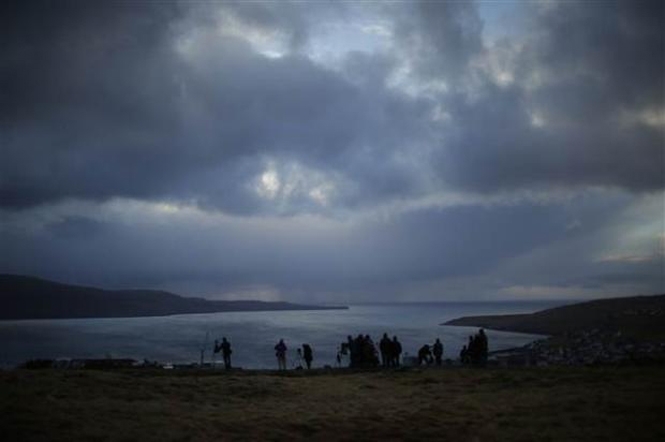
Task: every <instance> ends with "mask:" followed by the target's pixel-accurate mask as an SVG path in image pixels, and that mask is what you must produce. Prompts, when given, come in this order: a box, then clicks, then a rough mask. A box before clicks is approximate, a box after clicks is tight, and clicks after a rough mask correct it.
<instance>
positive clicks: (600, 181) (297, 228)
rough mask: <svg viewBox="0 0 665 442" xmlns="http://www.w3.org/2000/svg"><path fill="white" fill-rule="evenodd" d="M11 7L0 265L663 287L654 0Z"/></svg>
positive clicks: (425, 284) (305, 282)
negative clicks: (510, 19) (505, 31)
mask: <svg viewBox="0 0 665 442" xmlns="http://www.w3.org/2000/svg"><path fill="white" fill-rule="evenodd" d="M513 6H514V5H513ZM497 7H499V6H497ZM1 8H2V11H0V38H1V39H2V41H3V43H4V44H3V46H2V49H0V90H2V91H3V94H1V95H0V143H1V146H2V150H1V153H0V160H1V161H0V163H1V165H0V214H2V215H3V218H4V219H5V220H8V221H5V220H3V223H1V224H0V240H1V241H2V248H3V250H7V251H9V253H3V255H2V260H1V261H0V271H6V272H20V273H33V274H39V275H42V276H46V277H52V278H56V279H64V280H70V281H76V282H84V283H89V284H104V285H110V286H137V285H142V286H160V287H164V288H175V289H181V291H183V292H196V293H198V294H214V295H218V294H224V293H231V294H233V293H244V291H246V290H258V291H261V290H268V291H271V290H272V291H275V292H276V293H280V294H282V295H285V296H286V295H291V296H294V297H300V298H301V299H303V300H304V299H307V298H308V297H312V296H315V295H316V296H320V297H322V299H323V298H325V296H328V295H330V296H333V297H337V298H336V299H356V298H357V297H358V296H360V297H362V296H367V297H368V298H371V297H373V296H385V297H389V298H394V299H404V298H405V297H410V296H416V297H417V295H413V292H416V293H420V294H422V297H424V298H435V297H436V296H437V293H438V294H440V293H442V292H447V291H455V292H456V293H468V294H469V296H474V295H478V296H481V295H484V294H487V295H488V296H489V295H491V294H497V293H499V294H502V295H506V293H505V292H502V290H503V291H505V290H508V289H509V288H510V287H513V288H514V290H515V292H520V291H526V292H528V291H529V290H532V292H533V293H540V292H542V291H543V290H547V287H550V288H554V289H553V290H555V289H556V288H557V287H558V288H561V289H562V290H564V289H565V290H568V289H571V290H572V289H573V288H576V287H577V288H581V289H585V288H587V289H589V290H591V289H592V288H594V289H597V290H602V289H603V288H606V287H615V288H616V293H620V292H622V291H624V292H630V291H631V290H634V289H636V288H644V290H651V291H657V290H659V288H661V289H662V286H663V277H662V271H661V272H659V267H658V265H661V267H662V261H663V254H662V253H660V252H659V251H658V250H655V251H654V250H652V249H653V248H654V246H653V244H660V243H658V241H660V239H658V237H657V235H658V234H659V233H660V232H662V231H663V230H664V229H665V227H663V228H660V226H661V225H662V210H661V211H660V215H659V210H660V208H662V201H660V202H658V201H656V202H655V203H654V202H653V199H654V195H655V196H658V195H662V191H663V189H664V187H665V186H664V184H665V183H664V173H665V171H664V168H665V162H664V158H663V154H664V149H663V144H664V137H665V133H664V131H665V121H664V120H665V114H664V112H665V110H664V109H665V104H664V102H665V98H664V97H663V93H664V92H663V91H664V84H663V81H664V80H663V79H664V78H665V66H664V62H665V61H664V56H663V54H664V53H665V48H664V46H663V45H664V43H663V40H664V39H663V31H662V29H661V28H662V23H663V20H664V19H665V16H664V14H665V13H664V6H663V4H662V2H649V1H633V2H610V3H607V2H563V3H556V4H553V5H552V4H550V3H537V2H536V3H529V4H523V5H520V6H519V7H516V8H514V9H516V10H519V11H520V13H521V14H523V17H522V18H521V21H520V23H521V24H523V25H524V27H523V28H521V29H519V30H518V31H515V32H511V33H509V35H508V36H507V37H505V38H498V39H496V40H488V39H487V38H486V35H485V33H484V32H485V31H484V29H485V25H486V23H484V21H487V20H498V18H496V17H492V16H488V15H484V16H483V15H482V14H481V12H480V11H479V9H478V7H477V5H476V4H475V3H473V2H422V3H415V2H414V3H396V4H341V5H340V4H338V3H316V4H307V5H303V4H301V3H298V2H295V3H288V4H285V5H282V4H281V3H280V4H277V3H274V2H265V3H264V2H231V3H202V4H197V3H190V2H182V3H178V2H173V3H170V2H167V3H153V2H142V3H131V2H101V3H97V2H96V3H95V4H94V5H93V4H90V3H89V2H57V3H53V2H28V3H25V2H20V3H15V4H11V3H3V6H2V7H1ZM493 27H494V28H497V23H496V22H495V23H493ZM352 40H353V41H352ZM331 54H332V55H331ZM588 192H591V193H592V194H593V195H594V196H595V197H596V198H598V199H599V201H598V202H597V203H593V204H592V203H591V202H590V199H589V198H588V197H586V196H584V195H587V194H588ZM594 192H595V193H594ZM645 201H648V202H649V206H648V207H649V210H648V212H647V213H648V215H644V216H638V215H632V216H630V217H627V221H626V220H622V219H620V214H621V213H623V212H625V211H628V210H632V209H631V208H634V207H642V206H641V205H645V204H646V203H645ZM79 204H81V205H80V206H79ZM142 204H143V205H144V206H141V205H142ZM136 205H139V206H140V208H139V209H137V208H136ZM118 207H120V209H119V208H118ZM123 211H126V212H127V213H128V215H127V216H126V217H124V218H123V217H118V216H117V212H123ZM191 212H195V213H196V214H195V215H192V214H191ZM100 213H101V215H100ZM183 213H184V214H189V215H183ZM109 214H110V215H109ZM207 217H212V218H214V220H212V221H211V220H210V219H208V218H207ZM216 217H221V220H220V219H218V218H216ZM146 219H147V221H146ZM161 220H164V221H161ZM613 223H614V224H613ZM659 223H660V224H659ZM319 224H322V225H323V226H327V227H315V226H316V225H319ZM25 225H29V226H32V227H22V226H25ZM611 226H614V227H613V228H615V230H611V229H610V227H611ZM616 226H621V228H618V227H616ZM659 228H660V230H659ZM615 238H623V239H622V241H616V242H614V239H615ZM657 247H658V246H656V248H657ZM661 248H662V246H661ZM645 251H646V252H645ZM647 252H648V253H647ZM566 256H574V257H575V258H574V259H566V258H565V257H566ZM617 287H618V288H617ZM613 293H614V292H613ZM506 296H507V295H506Z"/></svg>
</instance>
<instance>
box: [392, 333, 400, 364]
mask: <svg viewBox="0 0 665 442" xmlns="http://www.w3.org/2000/svg"><path fill="white" fill-rule="evenodd" d="M391 353H392V355H391V356H392V357H391V359H392V364H391V365H392V366H393V367H399V358H400V356H401V355H402V344H400V342H399V341H398V340H397V336H393V345H392V349H391Z"/></svg>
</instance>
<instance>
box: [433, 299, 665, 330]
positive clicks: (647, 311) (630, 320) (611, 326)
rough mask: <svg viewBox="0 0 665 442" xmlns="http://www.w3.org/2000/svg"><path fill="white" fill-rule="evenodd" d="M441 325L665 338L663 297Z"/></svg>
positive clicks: (591, 303)
mask: <svg viewBox="0 0 665 442" xmlns="http://www.w3.org/2000/svg"><path fill="white" fill-rule="evenodd" d="M444 325H464V326H476V327H485V328H490V329H494V330H507V331H516V332H523V333H537V334H544V335H554V336H556V335H562V334H565V333H567V332H577V331H581V330H592V329H598V330H601V331H603V332H619V331H620V332H621V333H622V334H623V335H624V336H631V337H636V338H639V339H640V340H662V339H664V338H665V295H657V296H634V297H629V298H615V299H601V300H596V301H589V302H582V303H579V304H573V305H566V306H563V307H557V308H552V309H547V310H543V311H540V312H536V313H532V314H525V315H502V316H468V317H464V318H459V319H454V320H452V321H448V322H446V323H445V324H444Z"/></svg>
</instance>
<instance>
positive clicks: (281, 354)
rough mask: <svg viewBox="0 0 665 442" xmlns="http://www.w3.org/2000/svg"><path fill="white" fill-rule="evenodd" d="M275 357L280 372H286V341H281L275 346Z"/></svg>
mask: <svg viewBox="0 0 665 442" xmlns="http://www.w3.org/2000/svg"><path fill="white" fill-rule="evenodd" d="M275 356H277V367H278V369H279V370H286V344H285V343H284V339H280V340H279V342H278V343H277V345H275Z"/></svg>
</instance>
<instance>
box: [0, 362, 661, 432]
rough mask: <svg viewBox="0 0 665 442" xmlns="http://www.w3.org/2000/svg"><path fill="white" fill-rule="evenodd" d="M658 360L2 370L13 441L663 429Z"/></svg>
mask: <svg viewBox="0 0 665 442" xmlns="http://www.w3.org/2000/svg"><path fill="white" fill-rule="evenodd" d="M663 374H665V373H664V371H663V369H662V368H659V367H641V368H636V367H623V368H608V367H605V368H575V369H572V368H565V369H564V368H557V369H522V370H514V369H513V370H480V369H462V368H456V369H438V370H437V369H430V370H413V371H397V372H395V371H384V372H367V373H351V372H348V371H340V372H337V374H333V373H328V374H322V373H321V372H318V373H314V374H309V375H308V374H306V373H302V372H291V373H289V374H287V375H277V374H274V373H256V372H246V373H243V372H230V373H229V372H223V371H217V372H211V371H207V372H197V371H189V370H188V371H180V372H179V371H164V370H162V371H156V370H155V371H152V370H135V371H122V370H119V371H95V370H78V371H77V370H70V371H67V370H63V371H57V370H37V371H29V370H14V371H11V372H0V428H2V429H3V434H4V435H12V436H11V440H13V441H51V440H85V441H89V440H96V441H130V440H141V441H160V442H161V441H188V440H192V441H193V440H197V441H198V440H202V441H218V440H289V441H298V440H339V441H358V440H382V439H384V440H406V441H422V440H447V441H603V442H607V441H627V440H630V441H654V440H665V427H664V426H663V425H662V416H663V415H665V401H664V400H663V397H665V376H663Z"/></svg>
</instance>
